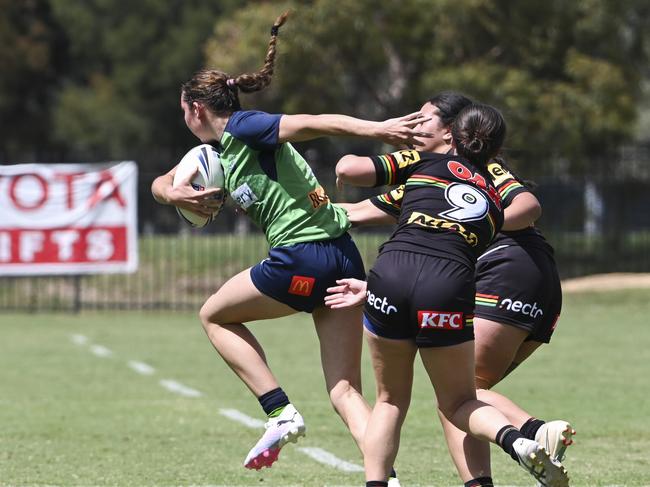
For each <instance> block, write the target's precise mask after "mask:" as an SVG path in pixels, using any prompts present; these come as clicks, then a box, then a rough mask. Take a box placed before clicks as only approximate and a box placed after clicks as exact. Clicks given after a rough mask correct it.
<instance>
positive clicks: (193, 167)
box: [172, 144, 226, 228]
mask: <svg viewBox="0 0 650 487" xmlns="http://www.w3.org/2000/svg"><path fill="white" fill-rule="evenodd" d="M197 169H198V171H197ZM195 173H196V174H195ZM193 174H194V177H192V179H191V180H190V184H191V185H192V187H193V188H194V189H195V190H197V191H203V190H204V189H208V188H223V185H224V179H225V178H224V174H223V166H222V165H221V159H220V157H219V152H217V149H216V148H215V147H213V146H212V145H210V144H201V145H197V146H196V147H193V148H192V149H190V150H189V151H188V152H187V154H185V155H184V156H183V158H182V159H181V161H180V162H179V163H178V166H177V167H176V173H175V174H174V181H173V183H172V186H173V187H174V188H175V187H177V186H179V185H180V184H181V183H182V182H183V181H186V180H187V179H188V178H189V177H190V176H192V175H193ZM225 194H226V192H225V190H224V191H223V192H222V193H221V194H220V195H217V196H215V199H219V200H220V204H219V208H218V209H217V210H216V211H215V212H214V213H213V214H212V215H210V216H209V217H205V216H203V215H199V214H197V213H193V212H191V211H189V210H186V209H184V208H179V207H176V211H177V212H178V215H179V216H180V217H181V219H182V220H183V221H185V222H186V223H188V224H189V225H191V226H193V227H196V228H202V227H204V226H206V225H207V224H208V223H210V222H211V221H212V220H213V219H214V218H215V217H216V216H217V215H218V214H219V211H220V210H221V206H222V205H223V202H224V200H225Z"/></svg>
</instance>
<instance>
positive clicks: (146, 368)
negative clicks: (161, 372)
mask: <svg viewBox="0 0 650 487" xmlns="http://www.w3.org/2000/svg"><path fill="white" fill-rule="evenodd" d="M129 367H131V368H132V369H133V370H135V371H136V372H137V373H138V374H142V375H153V373H154V372H155V371H156V369H154V368H153V367H152V366H151V365H149V364H145V363H144V362H138V361H137V360H129Z"/></svg>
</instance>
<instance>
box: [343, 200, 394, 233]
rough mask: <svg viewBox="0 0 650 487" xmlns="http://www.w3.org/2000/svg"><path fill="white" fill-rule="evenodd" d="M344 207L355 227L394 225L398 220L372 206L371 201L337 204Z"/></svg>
mask: <svg viewBox="0 0 650 487" xmlns="http://www.w3.org/2000/svg"><path fill="white" fill-rule="evenodd" d="M335 204H336V205H337V206H340V207H342V208H343V209H344V210H345V211H346V213H347V214H348V220H350V223H352V226H353V227H358V226H362V225H393V224H395V222H396V221H397V219H396V218H395V217H394V216H392V215H389V214H388V213H385V212H383V211H382V210H381V209H379V208H377V207H376V206H375V205H373V204H372V202H371V201H370V199H366V200H363V201H359V202H358V203H335Z"/></svg>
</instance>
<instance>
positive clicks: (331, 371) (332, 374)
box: [312, 308, 370, 453]
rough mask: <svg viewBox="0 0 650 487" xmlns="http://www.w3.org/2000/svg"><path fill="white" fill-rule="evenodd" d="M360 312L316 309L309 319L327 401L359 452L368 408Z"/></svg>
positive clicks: (366, 422)
mask: <svg viewBox="0 0 650 487" xmlns="http://www.w3.org/2000/svg"><path fill="white" fill-rule="evenodd" d="M361 313H362V310H361V308H342V309H329V308H317V309H315V310H314V312H313V313H312V316H313V319H314V324H315V326H316V333H317V334H318V338H319V340H320V354H321V363H322V366H323V374H324V376H325V386H326V387H327V392H328V394H329V397H330V401H332V406H334V409H335V410H336V412H337V413H338V414H339V416H341V419H342V420H343V422H344V423H345V424H346V425H347V427H348V429H349V430H350V433H351V434H352V437H353V438H354V440H355V441H356V443H357V446H358V447H359V449H360V450H361V452H362V453H363V448H362V443H363V436H364V434H365V431H366V425H367V424H368V419H369V418H370V406H369V405H368V403H367V402H366V400H365V399H364V398H363V396H362V395H361V348H362V333H363V325H362V321H361Z"/></svg>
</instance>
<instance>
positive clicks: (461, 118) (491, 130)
mask: <svg viewBox="0 0 650 487" xmlns="http://www.w3.org/2000/svg"><path fill="white" fill-rule="evenodd" d="M451 135H452V137H453V139H454V144H455V145H456V151H457V152H458V154H459V155H461V156H463V157H464V158H466V159H468V160H469V161H470V162H472V163H473V164H476V165H477V166H480V167H485V166H486V164H487V162H488V161H489V160H490V159H492V158H493V157H494V156H496V155H497V154H498V153H499V150H500V149H501V146H502V145H503V140H504V139H505V136H506V122H505V120H503V116H502V115H501V112H499V110H497V109H496V108H494V107H491V106H490V105H480V104H474V105H469V106H466V107H465V108H463V109H462V110H461V111H460V113H459V114H458V115H457V116H456V120H455V121H454V123H453V125H452V127H451Z"/></svg>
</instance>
